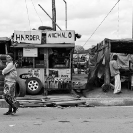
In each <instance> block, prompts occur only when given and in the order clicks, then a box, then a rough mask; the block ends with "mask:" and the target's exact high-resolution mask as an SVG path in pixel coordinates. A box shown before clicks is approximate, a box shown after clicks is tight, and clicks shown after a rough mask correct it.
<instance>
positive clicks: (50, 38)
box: [46, 31, 75, 43]
mask: <svg viewBox="0 0 133 133" xmlns="http://www.w3.org/2000/svg"><path fill="white" fill-rule="evenodd" d="M46 42H47V43H74V42H75V32H74V31H48V32H46Z"/></svg>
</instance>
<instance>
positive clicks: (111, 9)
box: [83, 0, 120, 47]
mask: <svg viewBox="0 0 133 133" xmlns="http://www.w3.org/2000/svg"><path fill="white" fill-rule="evenodd" d="M119 2H120V0H118V1H117V2H116V4H115V5H114V6H113V8H112V9H111V10H110V11H109V13H108V14H107V15H106V16H105V18H104V19H103V21H102V22H101V23H100V24H99V25H98V27H97V28H96V29H95V30H94V32H93V33H92V34H91V36H90V37H89V38H88V39H87V41H86V42H85V44H84V45H83V47H84V46H85V45H86V43H87V42H88V41H89V40H90V39H91V37H92V36H93V35H94V33H95V32H96V31H97V29H98V28H99V27H100V26H101V25H102V23H103V22H104V20H105V19H106V18H107V17H108V15H109V14H110V13H111V12H112V10H113V9H114V8H115V6H116V5H117V4H118V3H119Z"/></svg>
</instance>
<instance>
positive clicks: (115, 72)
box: [110, 55, 121, 94]
mask: <svg viewBox="0 0 133 133" xmlns="http://www.w3.org/2000/svg"><path fill="white" fill-rule="evenodd" d="M117 58H118V57H117V55H113V60H111V61H110V72H111V77H114V79H115V89H114V94H118V93H121V80H120V71H119V69H120V68H121V67H120V66H118V62H117Z"/></svg>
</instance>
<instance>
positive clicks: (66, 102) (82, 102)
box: [54, 101, 86, 106]
mask: <svg viewBox="0 0 133 133" xmlns="http://www.w3.org/2000/svg"><path fill="white" fill-rule="evenodd" d="M85 103H86V101H64V102H54V104H55V105H57V106H59V105H60V106H72V105H79V104H85Z"/></svg>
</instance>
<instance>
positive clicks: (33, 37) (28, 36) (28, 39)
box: [14, 31, 42, 44]
mask: <svg viewBox="0 0 133 133" xmlns="http://www.w3.org/2000/svg"><path fill="white" fill-rule="evenodd" d="M41 37H42V33H41V31H14V42H18V43H33V44H41Z"/></svg>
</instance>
